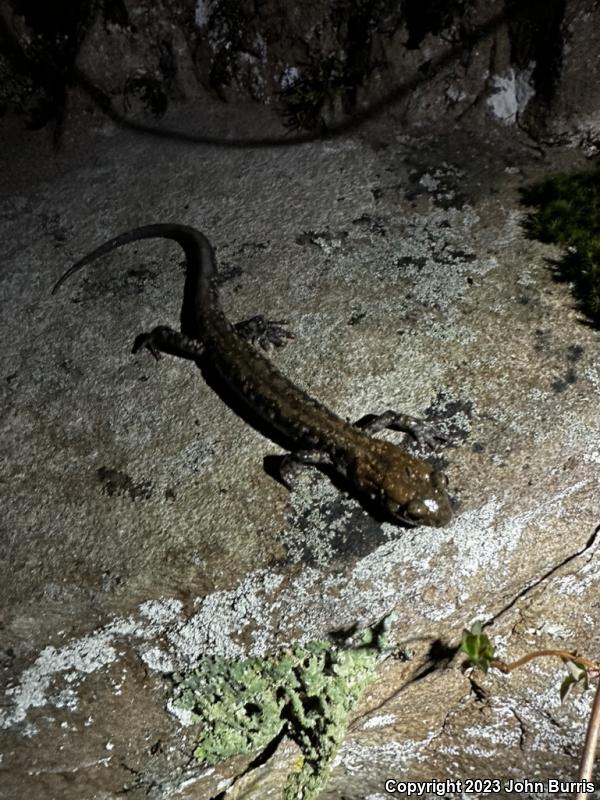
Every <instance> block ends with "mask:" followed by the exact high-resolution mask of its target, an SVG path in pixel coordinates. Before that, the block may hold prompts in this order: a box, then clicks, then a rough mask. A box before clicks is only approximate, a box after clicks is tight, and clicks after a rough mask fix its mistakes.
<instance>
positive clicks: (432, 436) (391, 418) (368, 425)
mask: <svg viewBox="0 0 600 800" xmlns="http://www.w3.org/2000/svg"><path fill="white" fill-rule="evenodd" d="M354 424H355V426H356V427H357V428H360V429H361V430H363V431H364V432H365V433H368V434H369V435H370V436H373V435H374V434H376V433H379V431H382V430H384V429H385V428H390V429H393V430H397V431H402V432H403V433H408V434H410V436H412V437H413V439H415V440H416V441H417V442H418V444H419V445H423V444H425V445H427V446H428V447H431V448H433V447H435V442H436V439H437V440H439V441H447V437H446V436H444V434H443V433H441V432H440V431H438V430H437V429H436V428H435V426H433V425H430V424H429V423H427V422H424V421H423V420H422V419H418V418H417V417H411V416H409V415H408V414H401V413H399V412H398V411H392V410H391V409H390V410H388V411H384V412H383V414H369V415H367V416H366V417H362V418H361V419H359V420H358V422H355V423H354Z"/></svg>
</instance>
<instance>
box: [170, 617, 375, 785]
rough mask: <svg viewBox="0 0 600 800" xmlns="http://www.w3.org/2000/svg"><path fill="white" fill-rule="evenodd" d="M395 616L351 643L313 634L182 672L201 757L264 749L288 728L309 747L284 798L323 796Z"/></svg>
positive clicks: (179, 695) (180, 702)
mask: <svg viewBox="0 0 600 800" xmlns="http://www.w3.org/2000/svg"><path fill="white" fill-rule="evenodd" d="M390 619H391V618H390V617H389V616H388V617H386V618H385V619H384V620H383V621H382V622H380V623H379V624H378V625H376V626H374V627H372V628H367V629H365V630H364V631H362V632H361V634H360V636H359V637H358V638H357V640H356V641H355V642H354V643H353V645H352V646H345V647H336V646H335V645H334V644H332V643H331V642H327V641H314V642H310V643H309V644H307V645H304V646H297V647H294V648H293V649H291V650H287V651H286V652H284V653H282V654H280V655H278V656H274V657H271V658H266V659H261V658H247V659H244V660H239V661H234V660H231V659H226V658H222V657H220V656H214V657H208V658H204V659H202V660H201V661H200V663H199V664H198V665H197V667H196V668H195V669H194V670H193V671H192V672H191V673H188V674H187V675H184V676H182V675H176V676H175V681H176V683H177V688H176V696H175V700H174V703H175V705H176V706H178V707H180V708H183V709H186V710H188V711H189V712H191V715H192V719H193V721H194V722H197V723H200V724H201V725H202V732H201V739H200V742H199V744H198V747H197V748H196V750H195V752H194V755H195V756H196V758H197V759H198V760H199V761H201V762H203V763H204V764H206V765H212V764H216V763H218V762H219V761H222V760H224V759H226V758H229V757H230V756H233V755H237V754H239V753H249V752H255V751H257V750H258V751H260V750H265V749H266V748H267V747H268V745H269V744H270V743H272V742H273V740H274V739H275V738H276V737H277V736H279V735H282V734H284V735H287V736H288V737H289V738H290V739H292V740H293V741H294V742H296V744H297V745H298V746H299V748H300V750H301V753H302V758H301V759H300V760H299V761H298V762H297V763H296V765H295V768H294V769H293V770H292V771H291V773H290V775H289V776H288V780H287V783H286V785H285V789H284V794H283V797H284V800H313V799H314V798H316V797H317V796H318V793H319V791H320V789H321V788H322V787H323V785H324V783H325V781H326V779H327V776H328V774H329V769H330V767H331V762H332V760H333V757H334V756H335V753H336V751H337V749H338V747H339V745H340V744H341V742H342V741H343V739H344V735H345V732H346V728H347V725H348V720H349V718H350V714H351V712H352V710H353V708H354V707H355V705H356V703H357V701H358V699H359V697H360V695H361V693H362V692H363V691H364V689H365V688H366V687H367V686H368V685H369V683H371V681H372V680H373V678H374V676H375V670H376V667H377V664H378V662H379V661H380V660H381V658H382V656H383V654H384V653H385V652H386V639H387V634H388V631H389V626H390Z"/></svg>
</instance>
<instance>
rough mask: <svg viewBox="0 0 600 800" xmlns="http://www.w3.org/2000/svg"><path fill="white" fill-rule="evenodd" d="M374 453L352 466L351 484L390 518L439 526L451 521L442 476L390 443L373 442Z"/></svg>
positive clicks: (424, 462)
mask: <svg viewBox="0 0 600 800" xmlns="http://www.w3.org/2000/svg"><path fill="white" fill-rule="evenodd" d="M376 444H377V446H376V451H377V452H376V453H371V454H370V455H371V457H370V458H367V459H361V460H359V461H358V462H357V464H356V467H355V482H356V484H357V487H358V488H359V489H361V490H362V491H365V490H366V491H367V493H368V494H369V495H370V497H371V498H372V499H373V500H374V501H376V502H378V503H379V504H380V505H382V506H383V507H384V508H385V509H386V511H387V512H388V513H389V514H391V516H392V517H394V519H396V520H398V521H399V522H404V523H408V524H409V525H430V526H433V527H442V526H443V525H447V524H448V523H449V522H450V520H451V519H452V506H451V504H450V498H449V497H448V493H447V491H446V487H447V485H448V480H447V478H446V476H445V475H444V474H443V473H442V472H439V471H438V470H435V469H433V467H432V466H431V465H430V464H428V463H427V462H426V461H422V460H421V459H418V458H413V456H411V455H409V454H408V453H406V452H404V450H401V449H400V448H399V447H397V446H396V445H393V444H391V443H390V442H385V441H381V440H377V442H376Z"/></svg>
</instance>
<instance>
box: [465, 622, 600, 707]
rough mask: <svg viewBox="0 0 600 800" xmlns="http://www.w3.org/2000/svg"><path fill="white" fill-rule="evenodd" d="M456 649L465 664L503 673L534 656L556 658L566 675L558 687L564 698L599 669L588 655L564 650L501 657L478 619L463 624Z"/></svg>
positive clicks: (587, 680) (586, 682)
mask: <svg viewBox="0 0 600 800" xmlns="http://www.w3.org/2000/svg"><path fill="white" fill-rule="evenodd" d="M460 650H461V652H462V653H464V654H465V655H466V656H467V666H469V667H474V668H475V669H480V670H482V671H483V672H487V671H488V670H489V669H490V667H492V668H494V669H497V670H500V672H503V673H504V674H508V673H509V672H513V671H514V670H515V669H518V668H519V667H522V666H524V665H525V664H527V663H528V662H529V661H533V659H534V658H560V659H561V661H562V662H563V664H565V666H566V668H567V675H566V677H565V679H564V680H563V682H562V684H561V687H560V698H561V700H565V699H566V697H567V695H568V694H569V693H570V691H571V689H572V688H573V686H574V685H575V684H577V683H580V684H581V685H582V686H583V688H584V689H587V688H588V684H589V672H590V671H592V672H594V673H596V672H598V671H600V665H598V664H596V663H595V662H594V661H590V659H588V658H583V657H580V656H576V655H574V654H573V653H569V651H568V650H557V649H549V650H532V651H531V653H527V654H526V655H524V656H523V657H522V658H519V659H518V660H517V661H510V662H508V661H502V660H501V659H499V658H496V657H495V653H494V650H495V648H494V645H493V644H492V642H491V640H490V638H489V637H488V636H487V634H485V633H484V632H483V625H482V623H481V622H475V623H473V625H472V626H471V628H470V629H467V628H465V630H464V631H463V635H462V641H461V644H460Z"/></svg>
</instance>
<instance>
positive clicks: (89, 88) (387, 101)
mask: <svg viewBox="0 0 600 800" xmlns="http://www.w3.org/2000/svg"><path fill="white" fill-rule="evenodd" d="M518 13H519V12H518V9H517V8H514V9H513V10H512V11H511V12H507V11H506V10H504V11H502V12H500V13H498V14H495V15H494V16H493V17H492V18H491V19H490V20H488V22H486V23H484V24H483V25H480V26H478V27H477V28H475V29H474V30H473V31H471V32H465V33H464V36H463V39H462V41H461V42H460V43H458V44H455V45H453V46H451V47H450V48H449V49H448V51H447V52H446V53H443V54H442V55H440V56H438V57H437V58H434V59H431V60H430V61H428V62H426V63H425V64H423V65H421V67H419V70H418V71H417V72H416V73H415V74H414V75H413V76H412V77H411V78H407V79H406V80H405V81H403V82H402V83H400V84H399V85H398V86H397V87H396V88H395V89H393V90H392V91H390V92H388V93H387V94H386V95H385V96H384V97H382V98H381V99H379V100H377V101H376V102H374V103H372V104H371V105H370V106H368V107H367V108H364V109H362V110H360V111H357V112H355V113H354V114H353V115H352V116H350V117H349V118H348V119H345V120H342V121H340V122H338V123H334V124H332V125H331V126H330V127H329V128H328V129H327V130H325V131H322V130H319V131H310V132H306V133H301V134H295V135H293V136H292V135H289V136H265V137H250V138H237V137H234V138H231V139H223V138H222V137H219V136H209V135H206V134H195V133H190V132H187V131H178V130H175V129H173V128H167V127H159V126H156V125H149V124H148V123H145V122H138V121H137V120H132V119H128V118H127V117H125V116H124V115H122V114H120V113H119V112H118V111H117V110H116V109H115V108H114V106H113V104H112V102H111V100H110V98H109V97H108V95H107V94H106V93H105V92H103V91H102V90H101V89H99V88H98V87H97V86H96V85H95V84H94V83H93V81H91V80H90V78H88V76H87V75H86V74H85V73H84V72H83V70H81V69H79V68H78V67H75V69H74V79H75V82H76V83H77V84H78V85H79V86H80V87H81V88H82V89H83V90H84V91H85V92H86V94H87V95H88V96H89V97H90V99H91V100H93V102H94V103H96V105H97V106H98V107H99V108H100V109H101V110H102V112H103V113H104V114H106V116H108V117H109V118H110V119H111V120H112V121H113V122H114V123H115V124H117V125H119V126H121V127H123V128H127V129H130V130H134V131H137V132H138V133H144V134H147V135H149V136H156V137H159V138H168V139H172V140H174V141H181V142H188V143H191V144H204V145H211V146H215V147H227V148H257V147H291V146H293V145H297V144H305V143H307V142H314V141H320V140H328V139H333V138H335V137H336V136H340V135H342V134H344V133H347V132H349V131H353V130H355V129H356V128H359V127H360V126H361V125H363V124H364V123H365V122H367V121H368V120H370V119H373V118H375V117H377V116H378V115H379V114H381V113H382V112H384V111H385V110H386V109H387V108H389V106H391V105H393V104H394V103H396V102H398V101H399V100H401V99H402V98H403V97H405V96H406V95H408V94H410V93H411V92H412V91H414V89H416V88H417V87H418V86H420V85H421V84H424V83H427V81H429V80H431V79H432V78H433V77H435V75H436V74H437V72H438V70H439V69H441V68H442V67H445V66H447V65H448V64H450V63H452V62H453V61H454V60H455V59H457V58H459V57H460V56H461V55H462V54H464V53H465V52H467V51H468V50H470V49H471V48H472V47H473V46H474V45H476V44H477V43H478V42H480V41H481V40H482V39H484V38H485V37H486V36H488V35H489V34H491V33H493V32H494V31H496V30H497V29H498V28H499V27H500V26H501V25H502V24H503V23H505V22H507V21H509V20H510V19H511V18H512V17H513V16H517V15H518Z"/></svg>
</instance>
